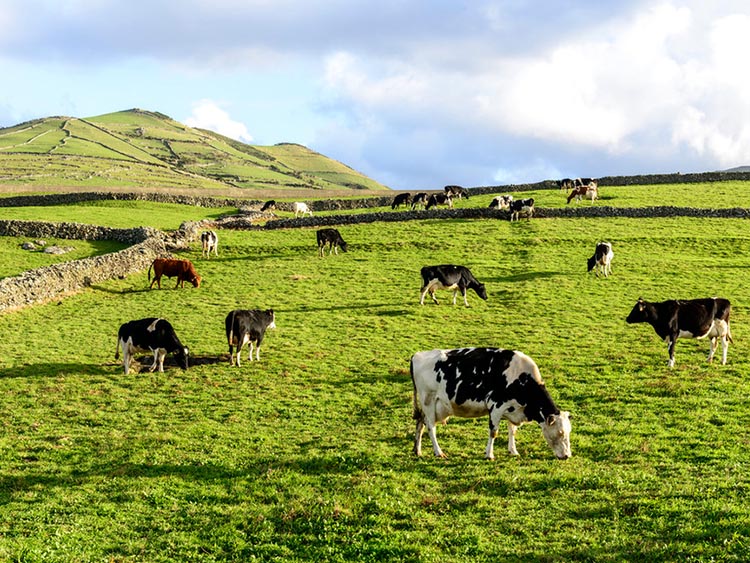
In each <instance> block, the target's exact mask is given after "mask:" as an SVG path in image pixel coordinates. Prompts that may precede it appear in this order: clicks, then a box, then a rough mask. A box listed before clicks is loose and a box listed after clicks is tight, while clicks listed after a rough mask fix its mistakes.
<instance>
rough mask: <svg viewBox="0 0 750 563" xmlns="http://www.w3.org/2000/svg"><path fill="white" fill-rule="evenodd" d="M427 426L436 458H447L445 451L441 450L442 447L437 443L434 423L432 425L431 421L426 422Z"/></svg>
mask: <svg viewBox="0 0 750 563" xmlns="http://www.w3.org/2000/svg"><path fill="white" fill-rule="evenodd" d="M426 424H427V433H428V434H429V436H430V441H431V442H432V451H433V452H434V453H435V457H445V454H444V453H443V450H441V449H440V445H439V444H438V441H437V432H436V431H435V423H434V422H433V423H432V424H430V421H427V422H426Z"/></svg>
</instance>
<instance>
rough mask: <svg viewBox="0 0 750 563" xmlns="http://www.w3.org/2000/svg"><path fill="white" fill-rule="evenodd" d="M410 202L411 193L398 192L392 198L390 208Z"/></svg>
mask: <svg viewBox="0 0 750 563" xmlns="http://www.w3.org/2000/svg"><path fill="white" fill-rule="evenodd" d="M410 202H411V194H410V193H408V192H407V193H405V194H398V195H397V196H396V197H394V198H393V203H391V209H396V208H397V207H400V206H401V205H409V203H410Z"/></svg>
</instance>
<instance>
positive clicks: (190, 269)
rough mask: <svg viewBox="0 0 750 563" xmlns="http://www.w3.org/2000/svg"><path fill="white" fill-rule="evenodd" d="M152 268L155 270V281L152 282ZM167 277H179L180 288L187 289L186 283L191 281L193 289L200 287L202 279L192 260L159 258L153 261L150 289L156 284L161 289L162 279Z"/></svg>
mask: <svg viewBox="0 0 750 563" xmlns="http://www.w3.org/2000/svg"><path fill="white" fill-rule="evenodd" d="M151 268H153V269H154V281H151ZM162 276H167V277H168V278H173V277H175V276H177V285H176V286H174V288H175V289H177V288H178V287H185V282H186V281H189V282H190V283H192V284H193V287H200V285H201V277H200V276H199V275H198V273H197V272H196V271H195V267H194V266H193V263H192V262H191V261H190V260H174V259H172V258H157V259H156V260H154V261H153V263H152V264H151V266H149V267H148V281H150V282H151V285H150V286H149V288H152V287H154V282H156V283H157V284H158V286H159V289H161V277H162Z"/></svg>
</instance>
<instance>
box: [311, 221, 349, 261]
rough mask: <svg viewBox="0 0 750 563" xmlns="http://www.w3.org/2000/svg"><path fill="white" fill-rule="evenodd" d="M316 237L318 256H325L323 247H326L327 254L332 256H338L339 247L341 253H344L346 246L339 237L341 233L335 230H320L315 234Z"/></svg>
mask: <svg viewBox="0 0 750 563" xmlns="http://www.w3.org/2000/svg"><path fill="white" fill-rule="evenodd" d="M317 236H318V255H320V256H324V255H325V246H326V244H327V245H328V254H329V255H330V254H333V253H334V252H336V254H337V255H338V253H339V251H338V249H339V247H341V250H342V251H343V252H346V248H347V244H346V242H345V241H344V239H343V238H342V237H341V233H339V232H338V230H336V229H330V228H329V229H320V230H319V231H318V232H317Z"/></svg>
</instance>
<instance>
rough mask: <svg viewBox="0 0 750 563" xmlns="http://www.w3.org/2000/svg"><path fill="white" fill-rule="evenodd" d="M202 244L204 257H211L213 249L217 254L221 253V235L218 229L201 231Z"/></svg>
mask: <svg viewBox="0 0 750 563" xmlns="http://www.w3.org/2000/svg"><path fill="white" fill-rule="evenodd" d="M201 246H202V247H203V254H202V255H203V257H204V258H210V257H211V251H213V253H214V255H215V256H218V255H219V235H217V234H216V231H203V232H202V233H201Z"/></svg>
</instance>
